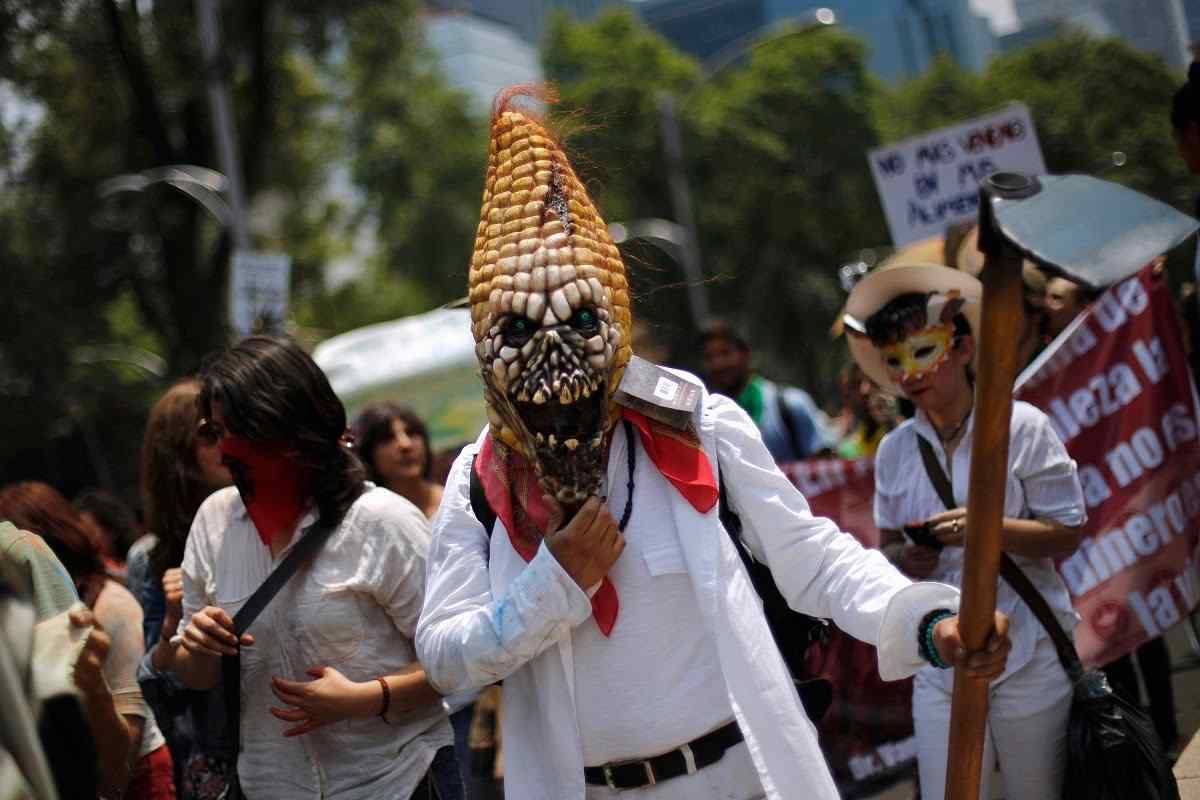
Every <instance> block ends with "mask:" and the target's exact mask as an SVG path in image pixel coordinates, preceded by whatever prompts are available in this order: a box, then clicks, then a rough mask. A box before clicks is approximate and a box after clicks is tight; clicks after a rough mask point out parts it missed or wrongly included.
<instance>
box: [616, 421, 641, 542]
mask: <svg viewBox="0 0 1200 800" xmlns="http://www.w3.org/2000/svg"><path fill="white" fill-rule="evenodd" d="M621 421H622V422H624V423H625V461H626V463H627V465H628V467H629V482H628V483H627V484H625V485H626V486H627V487H628V489H629V494H628V495H627V496H626V498H625V510H624V511H623V512H622V513H621V521H620V523H618V525H617V530H619V531H620V532H621V533H624V532H625V526H626V525H628V524H629V517H630V516H631V515H632V514H633V468H634V466H635V464H636V463H637V451H636V449H635V448H636V447H637V442H636V441H635V440H634V438H633V425H632V424H630V422H629V420H627V419H626V420H621Z"/></svg>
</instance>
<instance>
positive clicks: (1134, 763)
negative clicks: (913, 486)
mask: <svg viewBox="0 0 1200 800" xmlns="http://www.w3.org/2000/svg"><path fill="white" fill-rule="evenodd" d="M917 444H918V447H919V448H920V450H921V461H922V462H924V464H925V472H926V474H927V475H928V476H929V480H930V482H931V483H933V488H934V489H936V490H937V493H938V497H939V498H940V499H941V501H942V504H943V505H945V506H946V508H947V510H949V509H952V508H955V507H956V505H957V504H956V503H955V501H954V491H953V489H952V488H951V485H950V480H949V479H948V478H947V477H946V473H945V472H944V471H943V470H942V466H941V464H939V463H938V460H937V456H936V455H935V454H934V452H933V445H931V444H930V443H929V442H928V441H927V440H926V439H925V438H923V437H921V436H918V437H917ZM1000 577H1002V578H1004V580H1005V581H1006V582H1007V583H1008V585H1009V586H1010V587H1012V589H1013V591H1015V592H1016V593H1017V596H1018V597H1020V598H1021V599H1022V600H1023V601H1025V604H1026V605H1027V606H1029V609H1030V610H1031V611H1033V615H1034V616H1035V617H1037V619H1038V622H1040V623H1041V624H1042V627H1043V628H1045V629H1046V633H1048V634H1049V635H1050V640H1051V641H1052V642H1053V643H1054V649H1055V650H1056V651H1057V652H1058V660H1059V661H1060V662H1062V665H1063V669H1065V670H1066V671H1067V675H1068V676H1069V677H1070V679H1071V683H1072V684H1073V685H1074V697H1073V698H1072V700H1071V719H1070V722H1069V723H1068V725H1067V770H1066V775H1065V776H1064V780H1063V792H1062V797H1063V800H1126V799H1127V798H1132V797H1137V798H1143V799H1144V800H1179V787H1178V786H1177V785H1176V783H1175V775H1174V774H1173V773H1172V771H1171V765H1170V763H1169V762H1168V761H1167V758H1166V754H1165V753H1164V752H1163V748H1162V744H1161V743H1160V742H1159V741H1158V735H1157V734H1156V733H1155V732H1154V725H1153V724H1152V723H1151V722H1150V719H1149V717H1147V716H1146V712H1145V711H1143V710H1142V709H1141V708H1139V707H1138V706H1135V705H1133V704H1131V703H1129V702H1127V701H1126V700H1125V699H1124V698H1122V697H1120V696H1118V695H1116V694H1114V693H1113V691H1112V689H1111V688H1110V687H1109V685H1108V680H1107V679H1106V678H1105V677H1104V673H1103V672H1101V671H1099V670H1095V669H1092V670H1085V669H1084V667H1083V664H1082V663H1081V662H1080V660H1079V654H1078V653H1076V652H1075V645H1074V643H1073V642H1072V641H1071V637H1070V636H1069V635H1068V634H1067V632H1066V631H1065V630H1063V627H1062V625H1061V624H1060V623H1059V621H1058V618H1057V617H1055V616H1054V612H1053V611H1052V610H1051V609H1050V605H1049V604H1048V603H1047V602H1046V598H1044V597H1042V595H1041V592H1039V591H1038V590H1037V588H1036V587H1035V586H1034V585H1033V582H1032V581H1030V580H1029V578H1028V577H1027V576H1026V575H1025V573H1024V572H1022V571H1021V568H1020V567H1018V566H1017V563H1016V562H1015V561H1013V560H1012V558H1010V557H1009V556H1008V554H1007V553H1001V554H1000Z"/></svg>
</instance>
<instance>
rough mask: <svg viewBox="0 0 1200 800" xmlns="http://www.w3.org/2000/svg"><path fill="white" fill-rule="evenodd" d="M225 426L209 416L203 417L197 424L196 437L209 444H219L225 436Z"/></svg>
mask: <svg viewBox="0 0 1200 800" xmlns="http://www.w3.org/2000/svg"><path fill="white" fill-rule="evenodd" d="M225 433H226V431H225V428H224V426H222V425H221V424H220V423H219V422H213V421H212V420H211V419H209V418H208V417H201V418H200V424H199V425H197V426H196V438H197V439H198V440H199V441H201V442H203V443H204V444H207V445H215V444H219V443H220V441H221V439H223V438H225Z"/></svg>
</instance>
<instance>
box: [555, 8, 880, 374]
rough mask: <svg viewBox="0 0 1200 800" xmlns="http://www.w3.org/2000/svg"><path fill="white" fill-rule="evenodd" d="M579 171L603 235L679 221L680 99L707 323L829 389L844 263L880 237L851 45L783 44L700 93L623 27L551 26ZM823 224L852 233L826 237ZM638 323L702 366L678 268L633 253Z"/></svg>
mask: <svg viewBox="0 0 1200 800" xmlns="http://www.w3.org/2000/svg"><path fill="white" fill-rule="evenodd" d="M543 63H544V65H545V69H546V75H547V78H548V79H550V80H551V81H553V82H555V83H556V84H557V87H558V90H559V92H560V95H561V97H562V102H561V104H560V106H559V109H558V112H557V114H556V116H555V120H556V122H558V124H559V125H560V126H561V127H565V128H566V129H567V130H568V132H569V133H570V136H569V139H568V144H569V146H570V148H571V150H572V155H573V156H574V157H575V158H576V163H577V165H579V166H581V167H582V171H583V172H584V173H585V174H586V175H587V176H588V178H589V179H590V180H589V181H588V185H589V189H590V190H591V191H592V193H593V195H594V196H595V197H596V199H597V200H598V203H599V205H600V207H601V209H602V211H603V213H604V214H605V216H606V218H607V219H608V220H609V221H610V222H613V221H617V220H630V219H639V218H647V217H663V218H667V219H671V218H672V217H673V211H672V205H671V202H670V195H669V192H668V183H667V174H666V170H665V168H664V166H663V165H664V163H665V161H666V158H665V154H664V151H663V148H662V144H661V119H660V115H659V112H658V105H657V101H658V96H659V94H660V93H661V92H671V93H672V94H673V95H674V96H675V97H676V102H677V108H678V114H677V116H678V119H679V122H680V125H681V127H682V129H683V144H684V154H685V158H686V167H687V173H688V177H689V183H690V186H691V192H692V198H693V204H694V207H695V212H696V218H697V224H698V226H699V236H700V244H701V250H702V259H703V263H704V267H705V270H706V273H707V274H708V275H709V276H710V282H709V283H708V285H707V286H706V287H705V290H706V292H707V293H708V296H709V300H710V304H711V305H712V307H713V310H714V311H715V312H717V313H720V314H722V315H725V316H728V317H731V318H732V319H734V320H735V321H736V322H738V323H740V324H741V325H742V326H743V327H744V328H745V329H746V330H747V332H748V334H749V335H750V338H751V339H752V340H753V341H754V343H755V345H756V347H757V352H758V357H759V361H760V362H762V363H763V364H764V366H765V367H767V369H768V371H770V372H771V373H772V374H775V375H778V376H779V377H781V378H785V379H789V380H798V381H801V382H804V383H806V384H809V385H812V384H820V383H823V382H825V381H831V379H832V376H833V373H834V372H835V371H836V369H837V368H838V366H839V364H838V363H837V359H836V358H832V359H830V358H812V357H806V356H810V355H812V354H815V353H820V354H824V353H825V352H827V351H828V350H829V348H830V344H829V339H828V333H827V330H828V326H829V324H830V322H831V321H832V319H833V316H834V314H835V312H836V310H837V308H838V307H839V306H840V304H841V301H842V297H841V295H840V290H839V289H838V287H837V283H836V280H835V278H834V276H835V274H836V269H837V266H838V264H839V263H841V261H843V260H844V259H845V257H846V256H847V255H849V254H851V253H853V252H855V251H856V250H857V249H858V248H860V247H863V246H865V245H871V244H877V243H879V242H880V241H881V239H882V237H883V236H884V229H883V223H882V218H881V216H880V212H879V210H878V203H877V202H876V201H875V199H874V189H873V186H872V184H871V179H870V173H869V171H868V167H867V163H866V159H865V158H864V156H863V153H864V152H865V150H866V149H868V148H870V147H872V146H874V145H875V144H876V143H877V141H878V138H877V135H876V133H875V128H874V125H873V120H872V110H871V101H872V98H873V87H872V84H871V82H870V80H869V79H868V77H867V73H866V68H865V64H864V50H863V47H862V45H861V43H859V42H858V41H857V40H855V39H853V38H852V37H849V36H846V35H844V34H840V33H836V32H832V31H821V32H815V33H810V34H796V35H784V36H780V37H779V38H773V39H772V40H771V41H770V42H767V43H764V44H763V45H761V46H760V47H757V48H755V50H754V51H753V52H752V53H751V54H750V55H749V57H748V58H747V59H746V60H745V61H744V62H743V63H740V64H735V65H733V66H731V67H729V68H728V69H726V70H722V71H721V72H720V73H718V74H716V75H713V76H711V77H709V78H707V79H705V78H702V71H701V69H700V65H698V64H697V63H696V62H695V61H693V60H692V59H690V58H688V57H686V56H684V55H682V54H680V53H679V52H677V51H676V50H674V48H672V46H671V45H670V44H669V43H667V42H666V41H665V40H663V39H662V38H661V37H659V36H658V35H657V34H655V33H654V32H653V31H651V30H649V29H648V28H646V27H645V26H644V25H643V24H641V23H640V22H638V21H637V20H636V19H635V18H634V17H633V16H632V15H631V14H629V13H628V12H622V11H615V12H609V13H607V14H604V15H602V16H600V17H598V18H597V19H596V20H594V21H592V22H589V23H582V24H581V23H572V22H569V21H568V20H566V19H565V18H562V17H560V18H558V19H557V20H555V22H554V23H553V24H552V25H551V27H550V30H549V33H548V34H547V36H546V39H545V41H544V43H543ZM832 220H839V221H844V222H845V224H831V221H832ZM626 261H627V264H628V265H629V267H630V270H631V272H632V283H633V286H634V289H635V298H634V301H635V304H636V306H637V308H636V311H637V313H638V316H639V317H640V318H641V319H643V320H649V321H650V322H651V324H652V325H653V327H654V330H655V331H657V332H658V334H659V335H660V337H665V338H666V339H667V340H668V341H669V344H670V347H671V349H672V351H673V352H672V356H673V358H674V359H675V360H676V361H682V362H684V363H689V364H690V365H691V366H696V352H695V347H694V337H695V330H694V328H693V327H692V325H691V321H690V318H689V315H688V305H687V302H686V295H685V292H684V288H683V286H682V285H681V281H682V277H681V275H680V273H679V268H678V266H677V265H676V264H674V263H673V262H671V261H670V260H669V259H665V258H663V257H662V256H661V254H656V253H654V252H653V251H651V250H650V249H649V248H642V249H631V248H626Z"/></svg>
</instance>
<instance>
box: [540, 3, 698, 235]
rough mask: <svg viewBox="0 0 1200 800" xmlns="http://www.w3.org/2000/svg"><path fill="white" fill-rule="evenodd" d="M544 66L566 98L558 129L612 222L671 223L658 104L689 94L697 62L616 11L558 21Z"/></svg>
mask: <svg viewBox="0 0 1200 800" xmlns="http://www.w3.org/2000/svg"><path fill="white" fill-rule="evenodd" d="M542 64H543V68H544V69H545V74H546V79H547V80H548V81H550V82H551V84H553V85H554V86H555V87H556V88H557V90H558V93H559V103H558V106H557V107H556V108H555V109H554V110H553V115H552V118H551V119H552V122H553V123H554V124H555V126H556V127H557V128H558V129H559V131H560V132H561V133H562V134H564V135H565V137H566V138H567V140H568V143H569V145H570V147H571V151H572V156H574V157H575V158H576V159H577V162H578V163H577V164H576V167H577V168H578V169H579V171H580V172H581V173H582V175H581V177H582V178H583V179H584V180H585V181H586V182H587V184H588V191H589V192H591V193H592V194H593V196H594V199H595V200H596V202H597V203H599V204H600V207H601V208H602V209H603V211H604V214H605V215H606V217H607V218H608V220H609V221H611V222H615V221H617V220H623V219H624V220H631V219H639V218H643V217H669V216H670V214H669V213H667V209H669V208H670V200H669V194H668V192H667V183H666V180H665V174H664V172H663V168H662V165H663V162H664V160H665V155H664V153H663V148H662V138H661V128H660V126H659V116H658V110H657V103H658V96H659V94H660V93H661V92H664V91H665V92H672V93H674V94H681V93H683V92H686V91H687V90H688V88H689V87H690V86H691V85H692V84H693V83H694V82H695V80H696V78H697V77H698V76H699V66H698V65H697V64H696V62H695V61H694V60H693V59H691V58H690V57H688V56H686V55H684V54H682V53H680V52H678V51H677V50H675V49H674V48H673V47H671V45H670V44H669V43H668V42H667V41H666V40H664V39H663V38H661V37H660V36H658V35H657V34H656V33H654V31H652V30H650V29H649V28H647V27H646V26H645V25H643V24H642V23H641V22H639V21H638V20H637V18H636V17H634V15H633V13H632V12H631V11H627V10H617V11H611V12H608V13H606V14H603V15H601V16H600V17H598V18H597V19H596V20H595V21H594V22H589V23H583V24H580V23H576V22H572V21H571V20H570V18H568V17H567V15H566V14H564V13H561V12H560V13H557V14H555V15H554V16H553V17H552V19H551V21H550V25H549V27H548V30H547V32H546V37H545V39H544V41H543V44H542Z"/></svg>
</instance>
